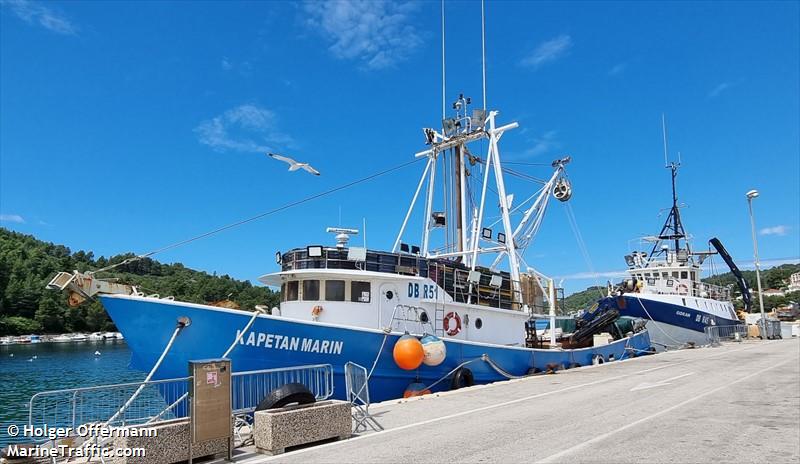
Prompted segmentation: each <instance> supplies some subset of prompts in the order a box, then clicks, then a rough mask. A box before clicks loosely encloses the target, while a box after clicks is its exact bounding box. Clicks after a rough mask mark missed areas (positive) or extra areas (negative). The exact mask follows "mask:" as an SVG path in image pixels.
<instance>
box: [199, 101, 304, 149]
mask: <svg viewBox="0 0 800 464" xmlns="http://www.w3.org/2000/svg"><path fill="white" fill-rule="evenodd" d="M276 119H277V118H276V116H275V113H273V112H272V111H270V110H268V109H265V108H261V107H259V106H257V105H254V104H245V105H240V106H237V107H236V108H232V109H230V110H227V111H225V112H224V113H222V114H220V115H219V116H216V117H214V118H211V119H209V120H206V121H203V122H201V123H200V125H198V126H197V127H195V128H194V133H195V134H197V139H198V141H199V142H200V143H202V144H204V145H208V146H210V147H211V148H213V149H214V150H216V151H219V152H226V151H240V152H254V153H263V152H268V151H272V150H274V147H275V146H292V145H293V143H294V140H293V139H292V138H291V137H290V136H289V135H287V134H284V133H283V132H280V131H279V130H278V128H277V123H276Z"/></svg>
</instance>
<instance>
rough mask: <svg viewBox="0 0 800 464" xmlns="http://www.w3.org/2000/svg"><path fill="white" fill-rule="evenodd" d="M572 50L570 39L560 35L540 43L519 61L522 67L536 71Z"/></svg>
mask: <svg viewBox="0 0 800 464" xmlns="http://www.w3.org/2000/svg"><path fill="white" fill-rule="evenodd" d="M570 48H572V37H570V36H568V35H566V34H561V35H560V36H558V37H555V38H553V39H550V40H548V41H545V42H542V43H540V44H539V46H537V47H536V49H535V50H533V52H531V53H530V54H529V55H528V56H526V57H525V58H523V59H522V60H521V61H520V64H521V65H522V66H527V67H530V68H534V69H538V68H539V67H540V66H542V65H544V64H547V63H550V62H553V61H555V60H557V59H559V58H561V57H562V56H564V55H565V54H566V53H567V52H568V51H569V49H570Z"/></svg>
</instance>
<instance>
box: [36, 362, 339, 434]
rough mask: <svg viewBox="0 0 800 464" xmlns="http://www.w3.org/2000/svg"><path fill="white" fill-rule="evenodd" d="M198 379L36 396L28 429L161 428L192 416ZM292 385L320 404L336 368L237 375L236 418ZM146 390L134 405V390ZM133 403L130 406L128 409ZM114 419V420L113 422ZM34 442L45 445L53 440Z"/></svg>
mask: <svg viewBox="0 0 800 464" xmlns="http://www.w3.org/2000/svg"><path fill="white" fill-rule="evenodd" d="M191 382H192V377H181V378H175V379H166V380H151V381H149V382H131V383H121V384H112V385H100V386H95V387H83V388H69V389H62V390H51V391H45V392H40V393H36V394H35V395H33V396H32V397H31V400H30V402H29V403H28V425H29V426H31V427H33V428H34V429H38V430H43V429H45V428H54V427H61V428H70V429H71V432H72V434H73V436H74V435H78V436H81V435H84V436H85V434H82V433H81V430H82V429H81V426H84V427H83V429H85V430H91V429H87V426H90V425H92V424H94V425H96V426H102V428H111V427H124V426H130V425H144V424H155V423H158V422H163V421H167V420H173V419H177V418H182V417H187V416H188V414H189V402H188V401H189V387H190V385H191ZM289 383H301V384H303V385H305V386H306V387H307V388H308V389H309V390H310V391H311V392H312V393H313V394H314V396H315V397H316V399H317V400H324V399H327V398H330V397H331V396H333V392H334V390H333V389H334V383H333V367H332V366H331V365H330V364H315V365H305V366H294V367H282V368H275V369H262V370H254V371H245V372H234V373H233V374H232V375H231V396H232V398H231V400H232V409H233V413H234V415H237V416H241V415H247V414H251V413H252V412H254V411H255V410H256V408H257V407H258V404H259V403H260V402H261V400H263V399H264V398H265V397H266V396H267V395H268V394H269V393H270V392H271V391H273V390H275V389H277V388H280V387H281V386H283V385H286V384H289ZM140 387H143V388H142V391H141V392H140V393H139V394H138V395H137V396H136V397H135V398H134V399H133V401H131V402H130V404H128V402H129V400H130V399H131V397H132V395H133V394H134V392H136V391H137V390H139V388H140ZM126 404H127V406H126ZM109 418H113V420H112V421H109ZM36 438H37V437H34V441H40V442H45V441H47V440H48V437H47V436H44V437H40V438H39V439H38V440H36Z"/></svg>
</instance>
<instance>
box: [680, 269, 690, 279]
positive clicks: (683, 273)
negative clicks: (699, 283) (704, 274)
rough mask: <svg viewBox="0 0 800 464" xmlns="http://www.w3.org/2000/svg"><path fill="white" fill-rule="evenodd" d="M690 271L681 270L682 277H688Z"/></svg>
mask: <svg viewBox="0 0 800 464" xmlns="http://www.w3.org/2000/svg"><path fill="white" fill-rule="evenodd" d="M688 278H689V273H688V272H686V271H681V279H688Z"/></svg>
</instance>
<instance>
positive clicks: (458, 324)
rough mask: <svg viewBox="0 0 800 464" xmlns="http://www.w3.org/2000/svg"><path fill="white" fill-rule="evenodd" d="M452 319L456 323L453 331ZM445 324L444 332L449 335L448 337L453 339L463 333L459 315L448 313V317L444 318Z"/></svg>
mask: <svg viewBox="0 0 800 464" xmlns="http://www.w3.org/2000/svg"><path fill="white" fill-rule="evenodd" d="M451 319H453V320H455V321H456V322H455V325H454V326H453V328H452V329H451V328H450V320H451ZM443 323H444V331H445V332H446V333H447V335H449V336H451V337H452V336H455V335H457V334H458V333H459V332H461V318H460V317H459V316H458V313H454V312H452V311H450V312H449V313H447V316H445V317H444V321H443Z"/></svg>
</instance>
